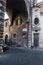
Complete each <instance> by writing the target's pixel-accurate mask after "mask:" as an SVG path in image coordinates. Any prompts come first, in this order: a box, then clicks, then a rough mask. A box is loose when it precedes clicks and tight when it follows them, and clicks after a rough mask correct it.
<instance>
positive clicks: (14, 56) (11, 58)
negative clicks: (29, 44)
mask: <svg viewBox="0 0 43 65" xmlns="http://www.w3.org/2000/svg"><path fill="white" fill-rule="evenodd" d="M0 65H43V50H42V51H41V50H35V49H26V48H20V47H19V48H10V49H9V50H8V51H6V52H5V53H3V54H1V55H0Z"/></svg>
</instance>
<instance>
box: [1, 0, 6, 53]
mask: <svg viewBox="0 0 43 65" xmlns="http://www.w3.org/2000/svg"><path fill="white" fill-rule="evenodd" d="M4 12H5V1H4V0H0V52H2V44H3V43H4V42H3V32H4Z"/></svg>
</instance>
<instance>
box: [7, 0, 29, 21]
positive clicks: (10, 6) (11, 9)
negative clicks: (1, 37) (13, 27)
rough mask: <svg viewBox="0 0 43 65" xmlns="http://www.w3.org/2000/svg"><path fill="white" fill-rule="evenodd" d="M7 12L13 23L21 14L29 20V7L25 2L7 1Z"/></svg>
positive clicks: (21, 0) (19, 0)
mask: <svg viewBox="0 0 43 65" xmlns="http://www.w3.org/2000/svg"><path fill="white" fill-rule="evenodd" d="M6 11H7V13H8V15H9V17H10V21H11V22H13V20H14V19H15V18H16V17H17V16H18V15H20V14H21V15H22V16H24V17H25V19H27V18H28V12H27V7H26V3H25V1H24V0H7V1H6Z"/></svg>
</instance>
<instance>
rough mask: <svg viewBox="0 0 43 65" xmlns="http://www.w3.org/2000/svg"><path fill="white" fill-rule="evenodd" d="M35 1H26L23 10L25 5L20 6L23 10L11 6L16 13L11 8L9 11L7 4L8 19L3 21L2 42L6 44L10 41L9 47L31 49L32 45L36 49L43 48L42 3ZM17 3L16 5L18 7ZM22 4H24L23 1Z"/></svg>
mask: <svg viewBox="0 0 43 65" xmlns="http://www.w3.org/2000/svg"><path fill="white" fill-rule="evenodd" d="M35 1H36V0H35ZM35 1H33V2H32V1H31V0H30V1H29V0H26V1H25V3H26V4H25V5H26V8H25V9H24V7H25V5H23V6H22V4H21V7H23V10H22V8H21V9H20V7H18V6H17V7H16V5H17V4H15V5H12V6H15V9H16V11H15V10H12V8H11V11H10V6H9V4H8V3H7V13H8V15H9V19H6V20H5V21H4V42H7V43H8V42H9V40H10V41H11V45H15V44H17V45H18V44H19V45H21V46H25V47H31V45H33V44H34V45H35V46H36V47H43V2H40V3H36V2H35ZM7 2H10V0H9V1H7ZM16 2H17V1H15V3H16ZM19 2H20V1H19ZM19 2H18V5H20V4H19ZM10 3H11V2H10ZM22 3H23V4H24V1H22ZM29 3H30V4H29ZM12 13H13V14H12ZM18 13H19V14H18ZM7 43H6V44H7Z"/></svg>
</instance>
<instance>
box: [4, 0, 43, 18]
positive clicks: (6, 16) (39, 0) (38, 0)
mask: <svg viewBox="0 0 43 65" xmlns="http://www.w3.org/2000/svg"><path fill="white" fill-rule="evenodd" d="M41 1H43V0H37V3H38V2H41ZM4 18H5V19H7V18H8V15H7V14H6V13H5V17H4Z"/></svg>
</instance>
